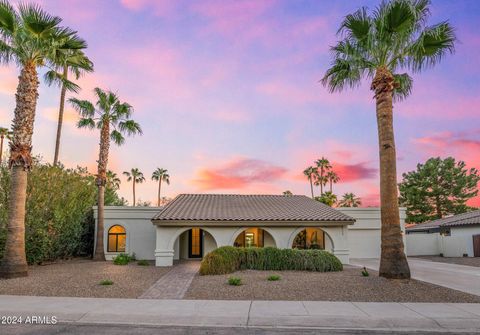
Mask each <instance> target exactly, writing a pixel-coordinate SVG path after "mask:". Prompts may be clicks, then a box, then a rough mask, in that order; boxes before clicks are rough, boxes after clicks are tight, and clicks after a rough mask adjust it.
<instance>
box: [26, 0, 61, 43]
mask: <svg viewBox="0 0 480 335" xmlns="http://www.w3.org/2000/svg"><path fill="white" fill-rule="evenodd" d="M18 12H19V14H20V18H21V20H22V22H23V26H24V27H25V29H26V30H27V31H28V32H30V33H32V34H34V35H36V36H38V37H41V36H45V35H49V36H50V35H51V34H53V33H54V28H55V27H56V26H58V24H60V22H62V19H61V18H60V17H58V16H54V15H50V14H48V13H47V12H45V11H44V10H43V9H42V8H41V7H40V6H39V5H37V4H26V3H20V4H19V5H18Z"/></svg>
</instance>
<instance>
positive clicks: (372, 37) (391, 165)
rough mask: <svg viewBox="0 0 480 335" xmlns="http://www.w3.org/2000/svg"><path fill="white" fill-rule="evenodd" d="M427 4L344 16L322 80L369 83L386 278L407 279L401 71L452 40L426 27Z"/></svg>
mask: <svg viewBox="0 0 480 335" xmlns="http://www.w3.org/2000/svg"><path fill="white" fill-rule="evenodd" d="M429 5H430V1H429V0H393V1H390V2H385V1H384V2H381V4H380V5H379V6H378V8H376V10H375V11H374V12H373V13H372V14H369V13H367V9H366V8H361V9H359V10H358V11H356V12H355V13H353V14H350V15H347V16H346V17H345V19H344V21H343V22H342V24H341V26H340V29H339V34H341V38H342V40H341V41H339V42H338V43H337V45H335V46H333V47H332V48H331V51H332V53H333V63H332V66H331V68H330V69H328V70H327V72H326V74H325V76H324V77H323V79H322V83H323V84H324V85H325V86H327V87H328V89H329V90H330V91H331V92H335V91H342V90H343V89H345V88H347V87H351V88H354V87H357V86H358V85H359V84H360V83H361V80H362V79H363V78H365V77H366V78H368V79H370V80H371V90H372V91H373V92H374V97H375V99H376V114H377V124H378V139H379V151H380V203H381V217H382V253H381V260H380V271H379V273H380V276H383V277H387V278H410V269H409V266H408V262H407V259H406V257H405V252H404V245H403V240H402V232H401V229H400V217H399V212H398V190H397V171H396V152H395V141H394V132H393V101H396V100H401V99H404V98H406V97H407V96H408V95H409V94H410V92H411V91H412V78H411V77H410V75H409V74H408V73H407V72H404V73H402V72H403V71H412V72H420V71H422V70H424V69H426V68H429V67H432V66H434V65H436V64H437V63H438V62H439V61H440V60H441V59H442V58H443V57H444V56H445V55H446V54H447V53H452V52H453V51H454V44H455V40H456V38H455V33H454V30H453V28H452V26H451V25H450V24H449V23H448V22H447V21H444V22H441V23H438V24H435V25H432V26H426V22H427V18H428V16H429V14H430V11H429Z"/></svg>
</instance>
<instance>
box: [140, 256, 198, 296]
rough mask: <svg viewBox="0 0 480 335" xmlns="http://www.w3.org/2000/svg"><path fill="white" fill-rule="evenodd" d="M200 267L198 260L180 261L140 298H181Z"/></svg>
mask: <svg viewBox="0 0 480 335" xmlns="http://www.w3.org/2000/svg"><path fill="white" fill-rule="evenodd" d="M199 268H200V262H199V261H182V262H180V263H179V264H176V265H175V266H173V267H172V269H171V270H170V271H169V272H167V273H166V274H165V275H163V276H162V277H160V279H159V280H158V281H157V282H156V283H155V284H153V285H152V286H151V287H150V288H149V289H148V290H146V291H145V292H144V293H143V294H142V295H141V296H140V297H139V298H140V299H182V298H183V296H184V295H185V293H186V292H187V290H188V288H189V287H190V284H191V283H192V280H193V277H195V274H196V273H197V272H198V269H199Z"/></svg>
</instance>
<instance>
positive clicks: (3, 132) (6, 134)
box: [0, 127, 13, 164]
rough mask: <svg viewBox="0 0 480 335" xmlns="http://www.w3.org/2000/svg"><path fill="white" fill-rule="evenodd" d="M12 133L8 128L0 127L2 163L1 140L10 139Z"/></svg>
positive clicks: (0, 161) (1, 144)
mask: <svg viewBox="0 0 480 335" xmlns="http://www.w3.org/2000/svg"><path fill="white" fill-rule="evenodd" d="M12 135H13V133H12V132H11V131H10V130H8V128H3V127H0V164H2V158H3V140H4V139H7V140H10V139H11V138H12Z"/></svg>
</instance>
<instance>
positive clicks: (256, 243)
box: [233, 228, 276, 248]
mask: <svg viewBox="0 0 480 335" xmlns="http://www.w3.org/2000/svg"><path fill="white" fill-rule="evenodd" d="M233 246H235V247H239V248H242V247H244V248H248V247H258V248H263V247H276V243H275V239H274V238H273V236H272V235H271V234H270V233H269V232H268V231H266V230H265V229H262V228H246V229H244V230H243V231H242V232H241V233H240V234H238V235H237V237H236V238H235V241H234V242H233Z"/></svg>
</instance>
